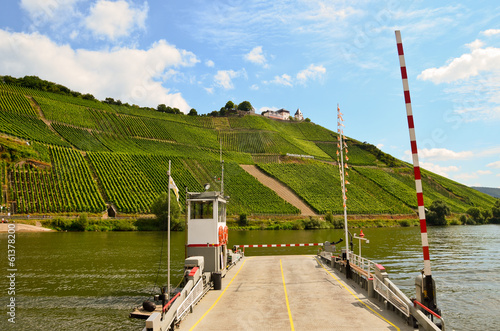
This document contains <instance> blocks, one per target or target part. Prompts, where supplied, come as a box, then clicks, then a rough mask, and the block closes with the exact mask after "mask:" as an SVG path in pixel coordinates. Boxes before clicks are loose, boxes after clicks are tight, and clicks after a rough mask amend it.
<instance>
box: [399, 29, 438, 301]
mask: <svg viewBox="0 0 500 331" xmlns="http://www.w3.org/2000/svg"><path fill="white" fill-rule="evenodd" d="M396 43H397V47H398V55H399V65H400V66H401V78H402V79H403V92H404V97H405V104H406V115H407V117H408V129H409V131H410V145H411V154H412V159H413V169H414V173H415V188H416V191H417V203H418V216H419V219H420V233H421V237H422V250H423V254H424V275H425V280H426V281H425V283H426V286H425V291H426V292H427V299H428V304H429V305H432V306H434V301H435V300H434V290H433V285H432V273H431V261H430V257H429V240H428V239H427V222H426V220H425V208H424V194H423V192H422V177H421V175H420V165H419V162H418V150H417V140H416V137H415V125H414V122H413V112H412V109H411V99H410V88H409V86H408V74H407V72H406V63H405V57H404V52H403V43H402V40H401V32H400V31H399V30H396ZM429 308H431V309H434V308H436V307H435V306H434V307H429Z"/></svg>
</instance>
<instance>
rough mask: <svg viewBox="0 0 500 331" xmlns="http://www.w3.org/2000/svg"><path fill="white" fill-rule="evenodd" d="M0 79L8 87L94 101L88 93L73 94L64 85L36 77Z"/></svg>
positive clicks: (3, 77) (7, 77)
mask: <svg viewBox="0 0 500 331" xmlns="http://www.w3.org/2000/svg"><path fill="white" fill-rule="evenodd" d="M0 79H1V80H2V81H3V82H4V83H5V84H9V85H15V86H21V87H25V88H31V89H34V90H39V91H44V92H52V93H57V94H63V95H69V96H73V97H77V98H82V99H85V100H95V97H94V96H93V95H92V94H90V93H86V94H82V93H80V92H75V91H72V90H70V89H69V88H67V87H66V86H64V85H61V84H56V83H53V82H49V81H47V80H43V79H40V78H39V77H37V76H24V77H23V78H14V77H12V76H0Z"/></svg>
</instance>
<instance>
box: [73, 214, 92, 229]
mask: <svg viewBox="0 0 500 331" xmlns="http://www.w3.org/2000/svg"><path fill="white" fill-rule="evenodd" d="M88 225H89V220H88V216H87V214H86V213H82V214H80V216H78V219H77V220H76V221H74V222H73V225H72V226H71V227H72V230H74V231H85V230H86V228H87V226H88Z"/></svg>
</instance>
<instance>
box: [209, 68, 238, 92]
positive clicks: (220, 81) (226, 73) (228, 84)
mask: <svg viewBox="0 0 500 331" xmlns="http://www.w3.org/2000/svg"><path fill="white" fill-rule="evenodd" d="M240 75H241V72H239V71H234V70H219V71H217V74H216V75H215V76H214V80H215V84H216V85H217V86H220V87H222V88H224V89H226V90H231V89H234V85H233V78H236V77H239V76H240Z"/></svg>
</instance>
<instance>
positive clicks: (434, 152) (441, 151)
mask: <svg viewBox="0 0 500 331" xmlns="http://www.w3.org/2000/svg"><path fill="white" fill-rule="evenodd" d="M407 153H408V154H411V152H410V151H407ZM418 154H419V156H420V157H421V158H425V159H428V160H434V161H446V160H464V159H470V158H472V157H473V156H474V153H473V152H471V151H463V152H454V151H452V150H449V149H446V148H422V149H419V150H418Z"/></svg>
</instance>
